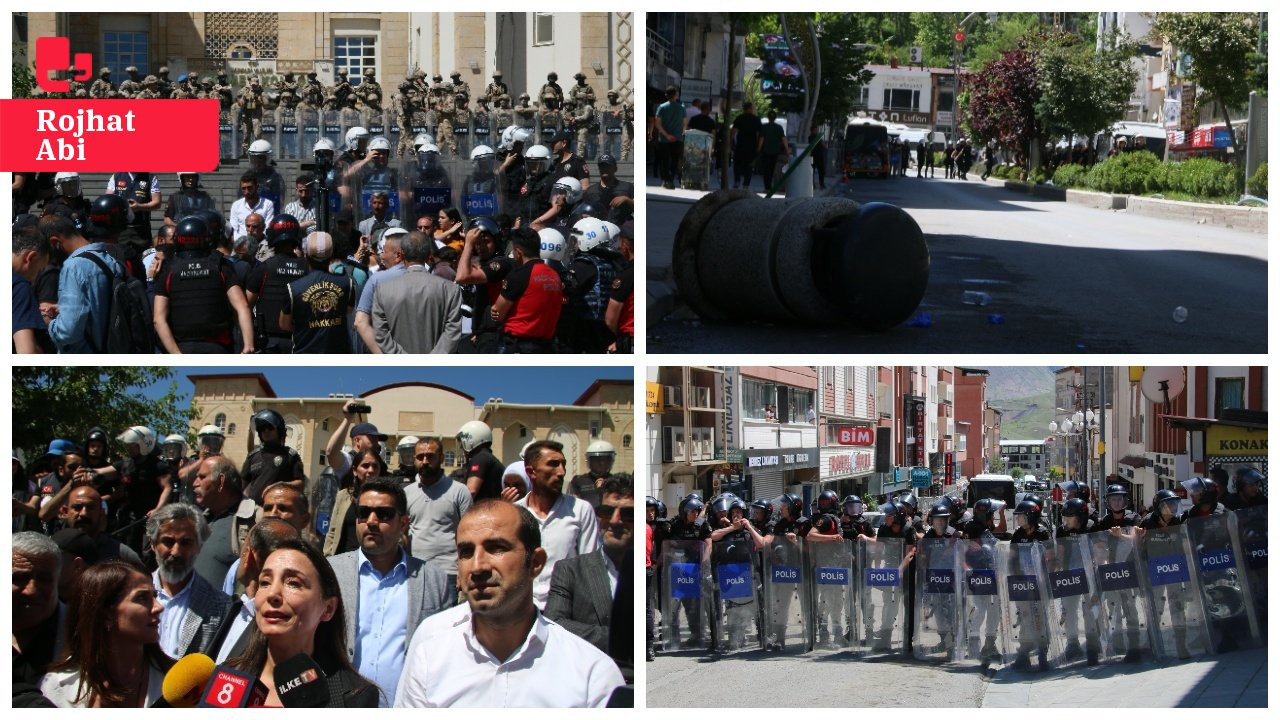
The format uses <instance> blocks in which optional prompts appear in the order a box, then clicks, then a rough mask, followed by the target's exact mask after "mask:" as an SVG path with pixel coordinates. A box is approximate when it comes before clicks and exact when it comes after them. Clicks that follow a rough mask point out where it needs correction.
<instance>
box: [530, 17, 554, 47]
mask: <svg viewBox="0 0 1280 720" xmlns="http://www.w3.org/2000/svg"><path fill="white" fill-rule="evenodd" d="M555 41H556V35H555V16H554V15H552V14H551V13H534V14H533V44H534V45H551V44H552V43H554V42H555Z"/></svg>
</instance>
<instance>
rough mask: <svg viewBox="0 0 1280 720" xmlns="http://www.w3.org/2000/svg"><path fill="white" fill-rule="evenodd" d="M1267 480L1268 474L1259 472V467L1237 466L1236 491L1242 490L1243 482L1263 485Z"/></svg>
mask: <svg viewBox="0 0 1280 720" xmlns="http://www.w3.org/2000/svg"><path fill="white" fill-rule="evenodd" d="M1266 481H1267V478H1266V476H1265V475H1263V474H1262V473H1260V472H1258V469H1257V468H1252V467H1242V468H1236V492H1239V491H1240V485H1241V484H1242V483H1243V484H1245V485H1261V484H1262V483H1264V482H1266Z"/></svg>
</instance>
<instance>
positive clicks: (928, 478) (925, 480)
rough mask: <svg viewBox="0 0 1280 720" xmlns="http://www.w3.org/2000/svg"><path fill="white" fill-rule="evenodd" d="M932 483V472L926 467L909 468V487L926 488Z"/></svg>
mask: <svg viewBox="0 0 1280 720" xmlns="http://www.w3.org/2000/svg"><path fill="white" fill-rule="evenodd" d="M932 484H933V472H932V471H930V470H929V468H927V467H913V468H911V487H913V488H927V487H929V486H930V485H932Z"/></svg>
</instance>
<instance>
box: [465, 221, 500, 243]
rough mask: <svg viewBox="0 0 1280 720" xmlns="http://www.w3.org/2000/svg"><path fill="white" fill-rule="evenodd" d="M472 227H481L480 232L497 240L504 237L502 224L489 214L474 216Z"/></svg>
mask: <svg viewBox="0 0 1280 720" xmlns="http://www.w3.org/2000/svg"><path fill="white" fill-rule="evenodd" d="M471 227H473V228H479V230H480V232H482V233H484V234H486V235H488V236H490V237H492V238H493V239H495V240H497V239H498V238H500V237H502V226H501V225H499V224H498V221H497V220H494V219H493V218H491V217H489V216H488V215H481V216H479V217H475V218H472V219H471Z"/></svg>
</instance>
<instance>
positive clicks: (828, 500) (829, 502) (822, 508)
mask: <svg viewBox="0 0 1280 720" xmlns="http://www.w3.org/2000/svg"><path fill="white" fill-rule="evenodd" d="M817 508H818V512H820V513H822V514H824V515H835V514H836V513H837V512H839V510H840V496H839V495H838V494H836V491H835V490H823V491H822V493H821V494H820V495H818V502H817Z"/></svg>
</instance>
